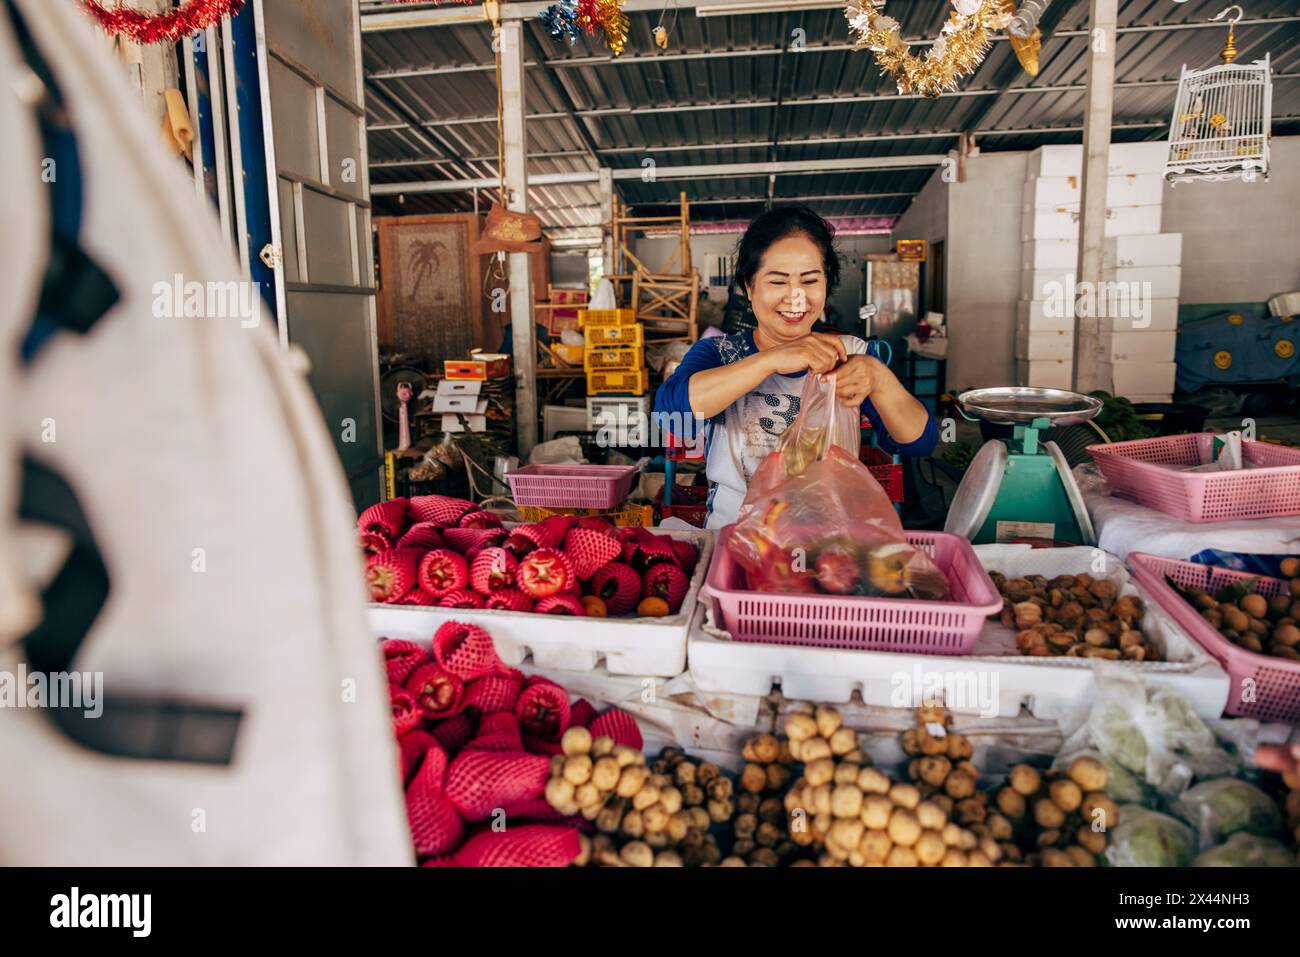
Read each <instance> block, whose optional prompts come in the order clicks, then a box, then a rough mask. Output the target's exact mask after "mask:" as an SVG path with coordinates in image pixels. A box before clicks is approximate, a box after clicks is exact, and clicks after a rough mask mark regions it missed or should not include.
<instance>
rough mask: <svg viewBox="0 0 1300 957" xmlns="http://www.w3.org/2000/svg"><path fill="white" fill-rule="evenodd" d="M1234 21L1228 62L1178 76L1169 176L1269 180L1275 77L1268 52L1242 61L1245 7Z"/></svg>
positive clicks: (1178, 179) (1187, 179) (1225, 51)
mask: <svg viewBox="0 0 1300 957" xmlns="http://www.w3.org/2000/svg"><path fill="white" fill-rule="evenodd" d="M1233 9H1235V10H1236V11H1237V16H1236V18H1233V19H1231V20H1229V27H1228V40H1227V43H1226V44H1224V47H1223V51H1222V53H1221V54H1220V57H1221V58H1222V59H1223V63H1222V64H1220V65H1218V66H1212V67H1209V68H1207V69H1204V70H1189V69H1188V68H1187V67H1186V66H1184V67H1183V71H1182V74H1181V76H1180V77H1179V80H1178V96H1177V98H1176V99H1175V101H1174V115H1173V118H1172V119H1171V120H1170V123H1169V153H1168V155H1167V157H1166V159H1165V179H1166V180H1168V181H1169V182H1170V183H1175V184H1177V183H1183V182H1190V181H1192V180H1208V181H1217V180H1230V179H1243V180H1246V181H1248V182H1249V181H1252V180H1254V179H1255V178H1256V177H1257V176H1263V177H1264V178H1265V179H1267V178H1268V168H1269V130H1270V127H1271V126H1272V116H1273V81H1272V76H1271V74H1270V73H1269V58H1268V54H1265V55H1264V59H1262V60H1256V61H1255V62H1254V63H1236V62H1235V60H1236V58H1237V47H1236V43H1235V40H1236V37H1235V27H1236V23H1237V20H1238V19H1240V18H1241V8H1240V7H1229V8H1228V9H1227V10H1224V11H1223V13H1220V14H1219V15H1218V16H1217V17H1214V19H1215V20H1219V19H1222V18H1223V17H1224V15H1225V14H1227V13H1228V11H1229V10H1233Z"/></svg>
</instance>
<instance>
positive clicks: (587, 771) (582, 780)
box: [564, 754, 635, 797]
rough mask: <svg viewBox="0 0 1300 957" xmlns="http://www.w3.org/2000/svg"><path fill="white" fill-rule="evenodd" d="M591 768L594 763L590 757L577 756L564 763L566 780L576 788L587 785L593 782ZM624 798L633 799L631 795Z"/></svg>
mask: <svg viewBox="0 0 1300 957" xmlns="http://www.w3.org/2000/svg"><path fill="white" fill-rule="evenodd" d="M591 768H592V763H591V756H590V755H587V754H575V755H573V756H572V757H570V758H568V759H566V760H565V762H564V780H566V781H568V782H569V783H570V784H572V785H573V786H574V787H577V786H578V785H579V784H586V783H587V782H588V781H590V780H591ZM633 793H635V792H633ZM624 796H625V797H631V795H630V794H628V795H624Z"/></svg>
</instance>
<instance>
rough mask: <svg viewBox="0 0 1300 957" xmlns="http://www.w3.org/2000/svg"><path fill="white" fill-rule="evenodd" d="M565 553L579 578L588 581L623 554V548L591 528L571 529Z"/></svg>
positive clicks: (567, 537) (565, 543)
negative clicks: (602, 567)
mask: <svg viewBox="0 0 1300 957" xmlns="http://www.w3.org/2000/svg"><path fill="white" fill-rule="evenodd" d="M564 551H565V552H566V553H567V554H568V556H569V560H570V561H572V562H573V568H574V570H575V571H576V572H577V573H578V577H579V578H580V579H582V580H583V581H586V580H587V579H588V578H590V577H591V576H592V575H594V574H596V572H597V571H598V570H599V569H600V568H601V566H603V565H608V564H609V563H610V562H612V561H614V560H615V559H617V558H618V557H619V555H620V554H622V551H623V549H622V546H620V545H619V543H618V542H617V541H615V540H614V539H612V538H610V537H609V536H608V535H605V534H602V533H601V532H597V531H594V530H592V529H590V528H576V527H575V528H571V529H569V534H568V535H566V536H565V538H564Z"/></svg>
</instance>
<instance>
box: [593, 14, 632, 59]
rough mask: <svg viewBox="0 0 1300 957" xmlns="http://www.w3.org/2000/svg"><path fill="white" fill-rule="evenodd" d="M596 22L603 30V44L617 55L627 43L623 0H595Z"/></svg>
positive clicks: (626, 20) (626, 25)
mask: <svg viewBox="0 0 1300 957" xmlns="http://www.w3.org/2000/svg"><path fill="white" fill-rule="evenodd" d="M596 22H597V23H598V24H600V27H601V29H603V30H604V31H605V46H607V47H609V49H610V52H611V53H613V54H614V56H618V55H619V54H620V53H622V52H623V47H625V46H626V45H627V28H628V19H627V14H626V13H624V12H623V0H596Z"/></svg>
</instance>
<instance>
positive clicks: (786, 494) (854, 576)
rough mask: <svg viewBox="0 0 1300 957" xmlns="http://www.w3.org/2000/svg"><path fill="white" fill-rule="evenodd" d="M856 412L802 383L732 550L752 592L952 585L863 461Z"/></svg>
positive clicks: (907, 591) (868, 592) (889, 592)
mask: <svg viewBox="0 0 1300 957" xmlns="http://www.w3.org/2000/svg"><path fill="white" fill-rule="evenodd" d="M859 419H860V414H859V412H858V410H857V409H851V408H845V407H844V406H841V405H840V404H838V403H837V402H836V401H835V384H834V380H833V379H832V380H829V381H827V382H822V381H820V380H819V379H818V377H817V376H815V375H811V374H809V375H806V376H805V377H804V388H803V394H802V396H801V397H800V408H799V416H798V418H797V419H795V422H794V424H793V425H791V426H790V427H789V428H788V429H787V430H786V431H785V434H783V435H782V436H781V443H780V445H779V446H778V447H777V450H776V451H775V452H773V453H772V454H771V455H769V456H768V457H767V458H766V459H765V460H764V461H763V464H762V465H760V466H759V468H758V471H757V472H756V473H755V474H754V478H753V481H752V482H750V485H749V491H748V493H747V494H746V496H745V501H744V503H743V504H742V505H741V507H740V512H739V514H738V517H737V520H736V526H735V530H734V532H733V534H732V536H731V538H730V542H729V545H728V547H729V548H730V549H731V552H732V555H733V557H734V558H735V559H736V561H737V562H738V563H739V564H740V566H741V567H742V568H744V570H745V573H746V575H747V577H748V581H749V587H750V588H751V589H753V590H754V591H763V592H793V593H806V594H831V595H860V596H870V597H888V598H924V599H942V598H946V597H947V596H948V593H949V588H948V580H947V578H945V577H944V574H943V572H941V571H940V570H939V568H938V567H937V566H936V565H935V564H934V562H933V561H932V560H931V559H930V557H929V556H928V555H926V554H925V552H923V551H921V550H920V549H918V548H916V547H914V546H912V545H910V544H908V542H907V536H906V534H905V533H904V532H903V525H902V522H900V521H899V519H898V514H897V513H896V512H895V511H894V507H893V505H892V504H891V503H890V501H889V496H888V495H887V494H886V493H885V490H884V489H882V488H881V487H880V484H879V483H878V482H877V481H876V480H875V479H874V478H872V476H871V473H870V471H868V470H867V467H866V466H865V465H863V464H862V463H861V462H859V461H858V458H857V453H858V447H859V437H860V432H859Z"/></svg>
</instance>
